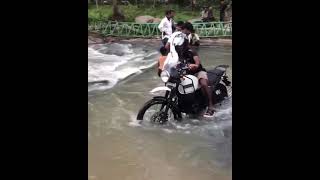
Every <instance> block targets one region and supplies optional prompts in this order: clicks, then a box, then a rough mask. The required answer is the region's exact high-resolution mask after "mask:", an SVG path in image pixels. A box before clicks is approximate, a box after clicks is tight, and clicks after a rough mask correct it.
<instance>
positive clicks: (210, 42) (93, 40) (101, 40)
mask: <svg viewBox="0 0 320 180" xmlns="http://www.w3.org/2000/svg"><path fill="white" fill-rule="evenodd" d="M115 42H128V43H130V42H140V43H159V42H160V38H148V39H145V38H126V37H112V36H108V37H103V36H101V35H100V34H98V33H93V32H89V33H88V46H89V45H93V44H105V43H115ZM200 43H201V45H200V46H214V45H226V46H232V39H231V38H228V39H222V38H201V40H200Z"/></svg>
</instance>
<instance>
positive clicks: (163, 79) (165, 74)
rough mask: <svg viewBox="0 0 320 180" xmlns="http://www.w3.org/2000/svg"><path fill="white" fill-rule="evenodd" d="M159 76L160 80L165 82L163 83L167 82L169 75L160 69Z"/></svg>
mask: <svg viewBox="0 0 320 180" xmlns="http://www.w3.org/2000/svg"><path fill="white" fill-rule="evenodd" d="M160 77H161V80H162V81H163V82H165V83H166V82H168V80H169V77H170V75H169V72H168V71H162V72H161V74H160Z"/></svg>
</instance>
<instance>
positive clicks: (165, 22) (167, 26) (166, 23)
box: [158, 16, 173, 39]
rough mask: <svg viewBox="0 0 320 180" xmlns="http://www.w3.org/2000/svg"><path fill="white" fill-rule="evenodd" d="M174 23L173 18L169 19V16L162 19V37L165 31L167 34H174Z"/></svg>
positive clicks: (160, 26)
mask: <svg viewBox="0 0 320 180" xmlns="http://www.w3.org/2000/svg"><path fill="white" fill-rule="evenodd" d="M172 23H173V21H172V19H171V18H170V20H169V19H168V18H167V16H166V17H164V18H163V19H162V20H161V22H160V24H159V26H158V28H159V30H160V31H161V32H162V39H163V38H164V35H163V32H165V33H166V35H169V36H170V35H171V34H172V25H173V24H172Z"/></svg>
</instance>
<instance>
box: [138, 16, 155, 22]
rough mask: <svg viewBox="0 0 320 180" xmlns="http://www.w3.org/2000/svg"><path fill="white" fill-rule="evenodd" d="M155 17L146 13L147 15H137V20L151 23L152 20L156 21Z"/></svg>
mask: <svg viewBox="0 0 320 180" xmlns="http://www.w3.org/2000/svg"><path fill="white" fill-rule="evenodd" d="M153 19H154V17H152V16H148V15H146V16H137V17H136V18H135V22H136V23H150V22H153V21H154V20H153Z"/></svg>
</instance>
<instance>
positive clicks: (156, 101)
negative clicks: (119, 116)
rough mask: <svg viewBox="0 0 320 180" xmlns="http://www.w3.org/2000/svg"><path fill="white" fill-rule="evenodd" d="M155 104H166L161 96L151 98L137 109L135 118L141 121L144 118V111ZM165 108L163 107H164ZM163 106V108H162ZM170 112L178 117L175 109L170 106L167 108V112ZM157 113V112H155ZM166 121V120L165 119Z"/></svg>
mask: <svg viewBox="0 0 320 180" xmlns="http://www.w3.org/2000/svg"><path fill="white" fill-rule="evenodd" d="M155 105H164V106H166V105H167V102H166V100H165V99H164V98H163V99H151V100H149V101H147V102H146V103H145V104H144V106H143V107H142V108H141V109H140V110H139V113H138V115H137V120H140V121H143V120H144V116H145V113H146V111H147V110H148V109H149V108H151V107H152V106H155ZM164 108H165V107H164ZM164 108H163V110H164ZM159 110H160V109H159ZM170 111H171V112H172V113H173V116H174V118H175V119H178V120H179V119H180V116H179V115H178V114H177V113H175V112H176V111H175V110H173V109H172V108H170V109H169V112H170ZM156 113H157V112H156ZM165 121H166V120H165Z"/></svg>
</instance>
